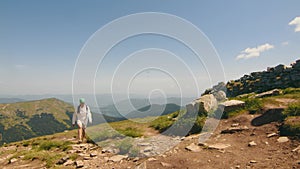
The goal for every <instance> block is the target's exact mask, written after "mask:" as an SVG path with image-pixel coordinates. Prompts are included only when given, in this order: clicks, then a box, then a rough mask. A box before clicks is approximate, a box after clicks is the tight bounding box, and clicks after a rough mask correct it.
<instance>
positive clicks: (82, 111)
mask: <svg viewBox="0 0 300 169" xmlns="http://www.w3.org/2000/svg"><path fill="white" fill-rule="evenodd" d="M79 102H80V105H79V106H78V107H77V110H76V111H75V112H74V113H73V119H72V124H73V127H74V126H75V121H76V123H77V126H78V139H79V140H78V142H79V143H81V142H82V141H83V139H84V138H85V129H86V126H87V123H88V122H90V123H92V114H91V111H90V108H89V107H88V106H87V105H86V104H85V100H84V98H81V99H79Z"/></svg>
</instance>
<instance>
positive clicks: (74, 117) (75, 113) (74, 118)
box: [72, 111, 77, 126]
mask: <svg viewBox="0 0 300 169" xmlns="http://www.w3.org/2000/svg"><path fill="white" fill-rule="evenodd" d="M76 115H77V112H76V111H75V112H74V113H73V118H72V125H73V126H74V125H75V121H76Z"/></svg>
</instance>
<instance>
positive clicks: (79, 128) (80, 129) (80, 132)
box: [78, 127, 82, 141]
mask: <svg viewBox="0 0 300 169" xmlns="http://www.w3.org/2000/svg"><path fill="white" fill-rule="evenodd" d="M78 139H79V141H82V127H78Z"/></svg>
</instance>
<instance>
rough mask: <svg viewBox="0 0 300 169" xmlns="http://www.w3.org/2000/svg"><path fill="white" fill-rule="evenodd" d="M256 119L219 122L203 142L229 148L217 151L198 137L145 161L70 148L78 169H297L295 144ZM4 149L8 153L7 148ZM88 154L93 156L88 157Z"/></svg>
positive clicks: (2, 160) (299, 156) (36, 164)
mask: <svg viewBox="0 0 300 169" xmlns="http://www.w3.org/2000/svg"><path fill="white" fill-rule="evenodd" d="M258 116H260V115H250V114H243V115H239V116H237V117H234V118H231V119H227V120H221V121H220V123H219V125H218V127H217V129H216V130H215V132H214V133H213V134H212V136H211V137H210V139H209V140H208V141H207V142H206V143H207V145H212V144H216V143H218V144H220V143H221V144H225V145H229V147H226V148H221V149H211V148H209V146H207V145H206V146H197V144H198V138H199V135H192V136H188V137H185V138H184V139H183V140H182V141H181V142H180V143H179V144H177V145H176V146H175V147H173V148H172V149H170V150H169V151H167V152H165V153H163V154H160V155H156V156H153V157H147V158H127V157H123V156H118V155H115V154H111V153H103V152H102V151H101V148H100V147H96V148H95V146H93V145H90V144H83V145H79V146H78V145H77V146H76V145H74V147H75V149H76V151H74V150H73V151H74V152H75V153H78V159H77V160H76V161H81V162H82V166H81V167H82V168H104V169H112V168H114V169H118V168H125V169H126V168H137V169H146V168H147V169H158V168H176V169H183V168H189V169H198V168H204V169H210V168H211V169H223V168H224V169H225V168H226V169H230V168H234V169H239V168H242V169H244V168H253V169H261V168H270V169H271V168H276V169H288V168H300V164H299V163H300V161H299V160H300V151H294V152H293V151H292V150H293V149H295V148H296V147H297V146H299V142H298V141H296V140H291V139H290V140H289V141H287V142H283V143H279V142H278V141H277V139H278V138H279V136H278V135H277V133H278V122H272V123H269V124H264V125H260V126H252V125H251V122H252V120H253V119H255V118H257V117H258ZM232 126H234V127H247V129H245V130H242V131H240V132H235V133H232V134H228V133H227V134H221V132H222V131H223V130H224V129H227V128H232ZM149 133H151V135H152V134H153V132H149ZM272 133H275V134H273V135H272V136H271V137H267V136H268V134H272ZM63 139H68V138H63ZM177 140H178V139H177ZM170 141H172V139H170ZM250 142H252V143H253V142H254V145H252V146H249V143H250ZM192 143H194V145H196V147H197V148H199V149H198V151H197V152H192V151H190V150H187V149H186V147H187V146H189V145H191V144H192ZM87 147H88V148H87ZM92 147H94V148H92ZM10 148H11V147H10ZM3 149H4V147H2V148H1V151H3ZM6 149H9V147H7V148H6ZM91 154H93V156H92V157H91ZM117 158H119V159H117ZM0 164H1V165H2V167H4V168H20V167H21V168H24V167H25V166H26V167H27V168H41V167H42V166H45V162H41V161H38V160H33V161H25V160H18V161H16V162H13V163H11V164H8V163H7V158H6V157H5V156H3V155H0ZM59 166H61V167H62V168H76V163H74V162H73V163H70V165H68V166H64V165H59Z"/></svg>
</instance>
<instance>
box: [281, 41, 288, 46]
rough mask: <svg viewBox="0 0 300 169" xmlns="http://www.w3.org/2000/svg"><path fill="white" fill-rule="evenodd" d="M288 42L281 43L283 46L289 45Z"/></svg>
mask: <svg viewBox="0 0 300 169" xmlns="http://www.w3.org/2000/svg"><path fill="white" fill-rule="evenodd" d="M288 44H289V42H288V41H285V42H282V43H281V45H282V46H286V45H288Z"/></svg>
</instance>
